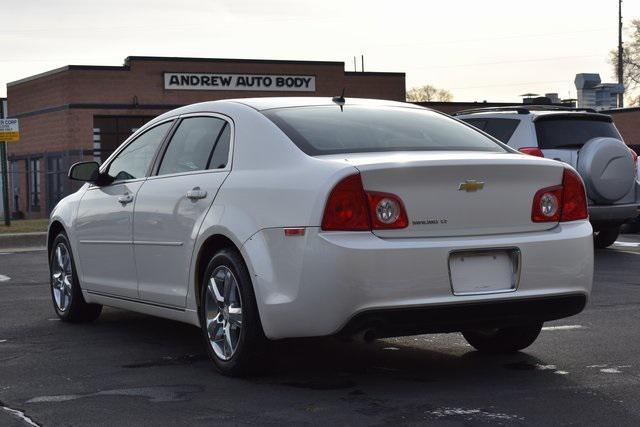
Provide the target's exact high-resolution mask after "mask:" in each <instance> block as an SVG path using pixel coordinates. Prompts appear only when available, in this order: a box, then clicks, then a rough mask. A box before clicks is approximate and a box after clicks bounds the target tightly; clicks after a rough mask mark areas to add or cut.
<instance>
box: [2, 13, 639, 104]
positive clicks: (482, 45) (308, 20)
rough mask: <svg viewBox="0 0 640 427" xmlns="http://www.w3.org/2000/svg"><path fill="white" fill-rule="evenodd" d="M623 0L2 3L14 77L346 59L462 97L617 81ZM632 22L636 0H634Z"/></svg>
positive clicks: (8, 76) (494, 97)
mask: <svg viewBox="0 0 640 427" xmlns="http://www.w3.org/2000/svg"><path fill="white" fill-rule="evenodd" d="M617 4H618V2H617V0H537V1H535V2H522V1H506V0H504V1H501V0H485V1H477V0H475V1H474V0H456V1H451V0H448V1H426V0H422V1H405V0H395V1H388V0H386V1H377V0H367V1H348V0H321V1H318V0H314V1H304V0H253V1H248V0H206V1H205V0H104V1H88V0H55V1H49V0H39V1H36V0H19V1H14V2H10V3H7V4H4V5H3V6H2V7H1V9H0V10H1V16H2V17H1V18H0V22H2V25H0V41H1V43H0V46H1V49H2V54H0V96H5V95H6V83H7V82H11V81H14V80H18V79H20V78H23V77H27V76H30V75H33V74H37V73H40V72H43V71H47V70H50V69H53V68H57V67H60V66H63V65H68V64H95V65H121V64H122V62H123V60H124V58H125V57H127V56H132V55H148V56H192V57H211V58H260V59H262V58H265V59H299V60H330V61H344V62H345V66H346V69H347V71H351V70H353V56H354V55H355V56H357V57H358V67H360V62H359V61H360V60H359V58H360V55H361V54H364V56H365V61H364V62H365V64H364V65H365V71H404V72H406V73H407V89H409V88H411V87H413V86H419V85H423V84H432V85H435V86H437V87H441V88H445V89H448V90H450V91H451V92H452V93H453V95H454V100H456V101H474V100H477V101H482V100H488V101H518V100H519V99H520V98H519V96H518V95H520V94H522V93H525V92H534V93H545V92H558V93H559V94H560V96H561V97H565V98H566V97H568V96H571V97H574V96H575V87H574V85H573V79H574V76H575V74H576V73H579V72H596V73H600V74H601V76H602V77H603V80H605V81H612V80H613V76H612V71H611V67H610V65H609V64H608V63H607V59H608V52H609V50H610V49H612V48H614V47H615V46H616V43H617V26H616V21H617V13H618V11H617ZM623 7H624V9H623V14H624V16H625V22H626V23H627V24H628V23H629V22H630V20H631V19H632V18H634V17H635V18H640V1H638V0H626V1H624V3H623Z"/></svg>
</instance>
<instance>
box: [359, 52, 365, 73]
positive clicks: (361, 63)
mask: <svg viewBox="0 0 640 427" xmlns="http://www.w3.org/2000/svg"><path fill="white" fill-rule="evenodd" d="M360 65H362V72H363V73H364V55H361V56H360Z"/></svg>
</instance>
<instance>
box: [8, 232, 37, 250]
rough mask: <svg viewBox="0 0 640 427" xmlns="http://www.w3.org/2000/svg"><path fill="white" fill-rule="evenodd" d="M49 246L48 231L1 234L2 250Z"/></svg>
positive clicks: (34, 248)
mask: <svg viewBox="0 0 640 427" xmlns="http://www.w3.org/2000/svg"><path fill="white" fill-rule="evenodd" d="M46 246H47V233H46V232H44V231H43V232H32V233H5V234H0V251H12V252H13V251H24V250H41V249H45V247H46Z"/></svg>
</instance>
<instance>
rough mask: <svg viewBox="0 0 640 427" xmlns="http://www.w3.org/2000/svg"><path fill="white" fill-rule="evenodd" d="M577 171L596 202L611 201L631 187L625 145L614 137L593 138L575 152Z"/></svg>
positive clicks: (630, 163) (630, 162)
mask: <svg viewBox="0 0 640 427" xmlns="http://www.w3.org/2000/svg"><path fill="white" fill-rule="evenodd" d="M578 172H579V173H580V176H582V179H583V180H584V183H585V185H586V187H587V195H588V196H589V198H590V199H592V200H593V201H594V202H596V203H604V204H607V203H613V202H615V201H616V200H619V199H621V198H622V197H624V196H625V195H626V194H627V193H628V192H629V191H630V190H631V189H632V187H633V184H634V181H635V165H634V164H633V158H632V157H631V152H630V151H629V148H627V145H626V144H625V143H624V142H622V141H620V140H619V139H615V138H593V139H590V140H589V141H587V143H586V144H585V145H584V146H583V147H582V148H581V149H580V152H579V153H578Z"/></svg>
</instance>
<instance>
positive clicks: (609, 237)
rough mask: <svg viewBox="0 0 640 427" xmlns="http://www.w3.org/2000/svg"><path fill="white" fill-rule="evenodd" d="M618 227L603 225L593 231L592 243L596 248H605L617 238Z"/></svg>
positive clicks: (618, 233)
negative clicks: (603, 226)
mask: <svg viewBox="0 0 640 427" xmlns="http://www.w3.org/2000/svg"><path fill="white" fill-rule="evenodd" d="M618 235H620V227H619V226H614V227H605V228H600V229H598V230H597V231H594V232H593V244H594V246H595V247H596V248H598V249H604V248H607V247H609V246H611V245H613V243H614V242H615V241H616V240H617V239H618Z"/></svg>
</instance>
